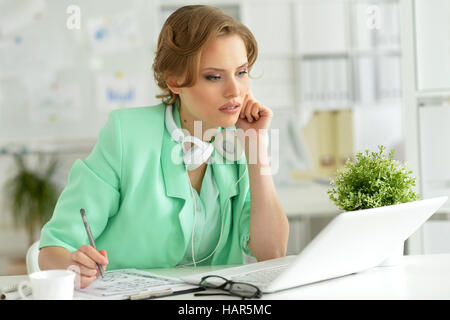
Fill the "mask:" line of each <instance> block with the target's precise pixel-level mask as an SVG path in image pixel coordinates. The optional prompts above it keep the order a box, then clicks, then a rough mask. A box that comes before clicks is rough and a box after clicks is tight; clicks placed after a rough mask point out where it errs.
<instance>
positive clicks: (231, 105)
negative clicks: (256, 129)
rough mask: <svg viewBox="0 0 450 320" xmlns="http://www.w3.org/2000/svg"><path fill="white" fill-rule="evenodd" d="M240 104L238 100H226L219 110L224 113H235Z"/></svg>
mask: <svg viewBox="0 0 450 320" xmlns="http://www.w3.org/2000/svg"><path fill="white" fill-rule="evenodd" d="M240 106H241V104H240V103H239V102H228V103H227V104H224V105H223V106H221V107H220V108H219V110H220V111H222V112H225V113H236V112H238V111H239V109H240Z"/></svg>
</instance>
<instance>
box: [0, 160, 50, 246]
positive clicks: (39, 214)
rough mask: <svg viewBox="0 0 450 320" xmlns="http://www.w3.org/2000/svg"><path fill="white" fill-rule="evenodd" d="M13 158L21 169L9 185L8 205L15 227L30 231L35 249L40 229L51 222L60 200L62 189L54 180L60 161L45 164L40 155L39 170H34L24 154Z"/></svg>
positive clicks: (10, 180)
mask: <svg viewBox="0 0 450 320" xmlns="http://www.w3.org/2000/svg"><path fill="white" fill-rule="evenodd" d="M13 156H14V162H15V164H16V167H17V170H16V172H15V173H14V175H13V176H12V177H10V178H9V179H8V180H7V181H6V182H5V186H4V191H5V196H6V203H7V205H8V208H9V210H10V211H11V213H12V214H13V223H14V227H15V228H19V227H22V228H25V229H26V231H27V233H28V242H29V245H30V246H31V244H33V242H34V241H35V232H36V230H37V229H39V230H40V228H42V226H43V225H44V224H45V223H46V222H47V221H48V220H49V219H50V217H51V216H52V213H53V209H54V207H55V205H56V201H57V200H58V197H59V188H58V187H57V186H56V184H55V183H54V182H53V181H52V177H53V175H54V173H55V171H56V169H57V166H58V162H57V160H56V159H55V158H51V159H50V160H49V161H48V165H45V164H44V157H43V156H42V155H39V161H38V169H37V170H35V171H33V170H31V169H29V168H28V167H27V165H26V163H25V159H24V154H21V153H15V154H14V155H13Z"/></svg>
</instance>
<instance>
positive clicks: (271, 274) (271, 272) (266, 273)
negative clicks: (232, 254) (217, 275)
mask: <svg viewBox="0 0 450 320" xmlns="http://www.w3.org/2000/svg"><path fill="white" fill-rule="evenodd" d="M287 267H288V265H281V266H278V267H274V268H269V269H262V270H256V271H251V272H248V273H242V274H238V275H235V276H233V277H231V280H233V281H236V282H248V283H251V284H254V285H256V286H261V287H262V286H266V285H268V284H269V283H270V282H272V281H273V280H274V279H275V278H276V277H277V276H278V275H279V274H280V273H281V272H283V271H284V270H286V268H287Z"/></svg>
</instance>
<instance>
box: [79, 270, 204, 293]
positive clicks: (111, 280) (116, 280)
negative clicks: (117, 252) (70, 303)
mask: <svg viewBox="0 0 450 320" xmlns="http://www.w3.org/2000/svg"><path fill="white" fill-rule="evenodd" d="M197 287H198V286H196V285H191V284H186V283H185V282H183V281H182V280H180V279H177V278H171V277H166V276H160V275H157V274H154V273H151V272H148V271H143V270H137V269H119V270H112V271H107V272H105V275H104V278H103V279H102V278H101V277H100V278H98V279H96V280H95V281H94V282H93V283H92V284H91V285H89V286H88V287H87V288H84V289H78V290H76V291H75V295H76V296H79V297H80V296H81V297H86V298H91V299H127V298H129V296H130V295H135V294H139V293H145V292H152V291H160V290H163V289H172V292H174V293H176V292H177V291H182V290H187V289H193V288H197Z"/></svg>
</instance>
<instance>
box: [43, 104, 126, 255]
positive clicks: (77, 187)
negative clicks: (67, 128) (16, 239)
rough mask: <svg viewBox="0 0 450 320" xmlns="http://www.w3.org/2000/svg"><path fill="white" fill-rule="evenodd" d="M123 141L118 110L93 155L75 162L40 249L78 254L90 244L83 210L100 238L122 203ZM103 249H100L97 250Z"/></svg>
mask: <svg viewBox="0 0 450 320" xmlns="http://www.w3.org/2000/svg"><path fill="white" fill-rule="evenodd" d="M121 168H122V141H121V128H120V120H119V114H118V111H113V112H111V113H110V116H109V118H108V121H107V122H106V124H105V126H104V127H103V128H102V129H101V131H100V133H99V136H98V141H97V143H96V145H95V146H94V148H93V150H92V152H91V154H90V155H89V156H88V157H87V158H86V159H85V160H84V161H82V160H80V159H78V160H76V161H75V163H74V165H73V166H72V168H71V170H70V172H69V177H68V181H67V185H66V187H65V188H64V190H63V191H62V193H61V195H60V197H59V199H58V201H57V204H56V206H55V209H54V212H53V216H52V218H51V219H50V220H49V221H48V222H47V223H46V224H45V225H44V227H43V228H42V231H41V239H40V244H39V248H43V247H47V246H60V247H64V248H66V249H68V250H69V251H76V250H78V248H79V247H80V246H81V245H83V244H88V243H89V240H88V237H87V233H86V230H85V229H84V225H83V221H82V219H81V214H80V209H81V208H83V209H85V212H86V217H87V219H88V222H89V225H90V228H91V231H92V235H93V237H94V239H95V238H97V237H98V236H99V235H100V234H101V233H102V232H103V230H104V229H105V228H106V226H107V223H108V219H109V218H110V217H112V216H113V215H115V214H116V213H117V211H118V208H119V203H120V181H121ZM98 249H100V248H98Z"/></svg>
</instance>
